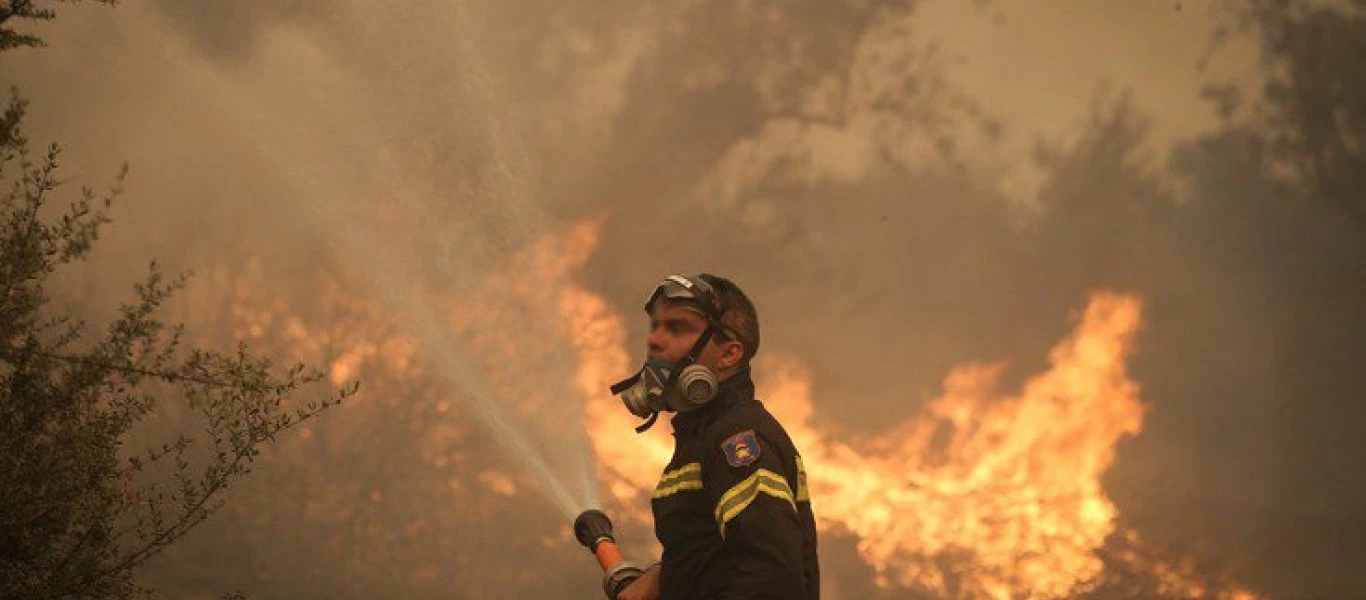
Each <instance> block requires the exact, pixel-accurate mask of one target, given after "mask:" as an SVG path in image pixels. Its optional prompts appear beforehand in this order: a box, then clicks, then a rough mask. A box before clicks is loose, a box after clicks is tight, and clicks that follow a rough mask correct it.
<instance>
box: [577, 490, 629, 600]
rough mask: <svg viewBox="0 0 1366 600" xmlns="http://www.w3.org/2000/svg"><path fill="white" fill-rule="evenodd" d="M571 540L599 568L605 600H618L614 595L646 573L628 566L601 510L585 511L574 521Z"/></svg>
mask: <svg viewBox="0 0 1366 600" xmlns="http://www.w3.org/2000/svg"><path fill="white" fill-rule="evenodd" d="M574 537H575V538H576V539H578V540H579V543H580V544H583V547H584V548H587V549H588V551H589V552H592V553H593V555H594V556H596V557H597V559H598V566H599V567H602V591H603V593H605V594H607V600H617V594H620V593H621V592H622V590H625V589H626V588H627V587H628V586H630V585H631V584H632V583H635V580H637V579H639V578H640V576H641V574H642V573H644V572H645V571H644V570H642V569H641V568H640V567H638V566H636V565H635V564H633V563H630V562H627V561H626V559H625V558H623V557H622V555H621V549H620V548H617V540H616V538H615V537H613V536H612V520H611V519H608V518H607V515H606V514H604V513H603V512H602V511H600V510H586V511H583V513H582V514H580V515H579V518H577V519H575V520H574Z"/></svg>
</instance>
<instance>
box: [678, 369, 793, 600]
mask: <svg viewBox="0 0 1366 600" xmlns="http://www.w3.org/2000/svg"><path fill="white" fill-rule="evenodd" d="M673 426H674V438H675V444H674V455H673V459H672V460H670V461H669V465H668V466H667V467H665V469H664V474H663V476H662V477H661V478H660V481H659V485H658V486H657V487H656V488H655V491H654V494H653V499H652V501H651V506H652V508H653V510H654V518H655V535H656V536H657V537H658V538H659V542H660V544H662V545H663V546H664V556H663V558H662V565H661V570H660V575H659V577H660V581H659V583H660V592H661V596H660V598H662V600H718V599H723V600H741V599H745V600H750V599H753V600H758V599H761V598H762V599H771V600H816V599H817V598H819V596H820V571H819V567H818V565H817V562H816V523H815V519H814V517H813V515H812V512H811V501H810V498H809V496H808V494H807V489H806V473H805V470H804V468H803V466H802V462H801V456H800V455H798V454H797V449H796V447H795V446H794V445H793V443H792V440H791V439H790V438H789V437H788V435H787V432H786V431H785V430H784V429H783V427H782V425H780V424H779V423H778V421H777V420H776V419H774V418H773V415H771V414H769V412H768V410H767V409H765V408H764V406H763V404H761V403H760V402H759V401H758V400H756V399H755V398H754V383H753V382H752V381H751V379H750V377H749V372H748V370H745V371H742V372H740V373H737V374H735V375H733V376H731V377H730V378H729V379H727V380H726V381H724V382H722V384H721V386H720V390H719V391H718V393H717V396H716V398H715V399H713V400H712V401H711V402H709V403H707V405H705V406H704V407H702V408H699V409H696V410H693V411H689V412H685V413H680V414H678V415H676V416H675V417H674V418H673Z"/></svg>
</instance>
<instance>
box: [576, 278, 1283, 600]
mask: <svg viewBox="0 0 1366 600" xmlns="http://www.w3.org/2000/svg"><path fill="white" fill-rule="evenodd" d="M559 304H560V310H561V313H562V314H563V316H564V318H565V322H566V330H567V331H568V333H569V336H570V339H571V340H572V342H573V344H574V346H575V350H576V351H577V352H578V356H579V359H580V366H579V370H578V377H577V382H576V383H577V384H578V387H579V389H580V392H581V393H582V394H583V396H584V398H586V401H585V411H586V418H587V421H588V424H589V425H588V426H589V430H590V434H591V437H592V441H593V445H594V450H595V451H596V453H597V456H598V459H599V462H600V463H601V465H602V468H601V471H602V476H603V477H604V480H603V482H604V484H605V485H606V487H607V489H608V490H609V491H610V492H611V494H612V495H613V497H614V498H616V499H617V500H618V501H620V502H622V503H623V504H624V505H628V506H635V507H638V508H639V509H640V510H642V511H643V510H646V509H647V506H648V502H647V500H646V499H647V498H648V495H647V493H648V490H649V489H651V488H652V487H653V486H654V485H655V483H656V481H657V479H658V477H659V473H660V470H661V469H662V468H663V466H664V464H666V463H667V462H668V459H669V456H670V455H671V451H672V443H671V442H672V440H671V439H670V437H669V435H668V433H667V432H665V431H661V430H663V429H666V428H665V427H656V428H655V429H654V430H652V431H651V432H650V434H648V435H645V436H635V435H631V434H629V432H630V431H631V429H630V428H631V427H632V426H633V425H634V424H635V421H634V419H633V418H632V417H631V416H630V415H629V414H628V413H626V412H625V411H624V410H623V409H622V408H621V407H620V405H619V403H618V402H617V401H616V399H615V398H611V397H609V396H608V394H606V393H605V390H606V389H607V387H608V386H609V385H610V384H611V383H612V382H613V381H615V380H617V379H619V378H620V377H621V376H623V375H624V374H627V373H629V372H630V371H631V369H632V367H633V365H632V364H631V360H630V357H629V355H628V353H627V352H626V350H625V346H626V339H625V329H624V327H623V325H622V316H621V315H618V314H615V313H614V312H613V311H612V310H611V309H610V308H609V307H608V305H607V303H606V302H605V301H604V300H603V299H602V298H600V297H598V296H596V295H594V294H593V293H591V292H589V291H587V290H584V289H582V288H579V287H577V286H574V285H566V286H565V287H564V289H563V290H562V291H561V293H560V302H559ZM1140 320H1141V302H1140V301H1139V300H1138V299H1137V298H1135V297H1132V296H1126V295H1121V294H1115V293H1109V292H1100V293H1096V294H1094V295H1093V296H1092V297H1091V298H1090V299H1089V302H1088V304H1087V306H1086V308H1085V310H1084V311H1083V313H1082V314H1081V315H1080V318H1079V320H1078V323H1077V325H1076V329H1075V330H1074V331H1073V332H1072V334H1071V335H1069V336H1068V337H1067V338H1066V339H1064V340H1062V341H1060V342H1059V343H1058V344H1057V345H1056V346H1055V347H1054V348H1053V349H1052V351H1051V354H1050V362H1051V366H1050V368H1049V369H1048V370H1047V371H1045V372H1043V373H1040V374H1037V375H1035V376H1033V377H1031V378H1029V379H1028V380H1027V381H1026V382H1025V383H1024V385H1023V386H1022V388H1021V389H1020V390H1019V391H1018V392H1015V393H1002V392H1001V391H999V390H998V385H997V383H998V379H999V376H1000V374H1001V372H1002V370H1003V368H1004V365H1003V364H1001V363H997V364H970V365H965V366H961V367H959V368H957V369H955V370H953V371H952V372H951V373H949V374H948V376H947V377H946V378H945V380H944V386H943V387H944V389H943V393H942V395H940V396H939V397H938V398H936V399H934V400H933V401H931V402H930V403H929V405H928V408H927V409H926V411H925V413H924V414H923V415H920V416H918V417H916V418H914V419H912V420H910V421H909V422H906V423H904V424H902V425H900V426H898V427H896V428H894V429H893V430H892V431H890V432H888V433H885V434H882V435H878V436H867V437H861V438H858V439H854V440H849V439H844V438H840V439H836V438H834V437H833V436H832V435H830V434H828V433H827V432H826V431H825V430H823V429H822V428H821V427H820V426H819V424H818V422H817V421H816V420H815V419H814V416H815V412H814V409H813V406H812V402H811V394H810V389H811V379H810V376H809V375H808V374H807V373H806V372H805V371H804V369H803V368H802V365H801V362H800V361H799V360H798V359H797V358H795V357H786V358H780V359H779V360H777V361H775V362H770V363H766V364H765V365H763V366H762V370H759V371H757V372H756V379H757V384H758V385H759V397H760V398H761V399H762V400H763V401H764V402H765V404H766V405H767V406H768V407H769V408H770V410H772V411H773V412H774V413H775V415H777V416H778V417H779V419H780V420H781V421H782V422H783V423H784V425H785V426H786V427H787V428H788V430H789V433H790V434H791V435H792V437H793V439H794V440H795V441H796V443H797V445H798V448H799V449H800V450H801V452H802V453H803V458H804V460H805V463H806V465H807V468H808V471H809V473H810V475H809V477H810V480H809V481H810V486H811V496H812V499H813V506H814V507H815V509H816V514H817V517H818V520H819V526H820V528H821V529H822V531H823V532H831V531H837V532H845V533H850V534H853V535H855V536H857V538H858V540H859V541H858V551H859V553H860V555H861V556H862V558H863V559H864V560H865V561H867V563H868V564H869V565H871V566H872V567H873V568H874V569H875V571H876V573H877V576H878V584H879V585H880V586H883V587H890V586H895V587H903V588H908V589H913V590H918V591H921V592H924V593H928V594H932V595H934V597H951V598H991V599H1014V598H1056V597H1064V596H1067V595H1069V594H1074V593H1079V592H1083V591H1085V589H1086V588H1087V586H1088V585H1090V584H1091V583H1092V582H1095V581H1097V580H1099V579H1100V577H1101V575H1102V572H1103V571H1104V569H1105V566H1106V565H1105V563H1104V562H1103V561H1102V559H1101V557H1100V556H1101V555H1100V551H1101V550H1102V548H1103V547H1104V546H1105V545H1106V542H1107V540H1108V539H1110V538H1111V536H1113V535H1121V536H1130V537H1132V539H1134V540H1136V534H1134V533H1133V532H1131V531H1123V530H1120V531H1118V532H1117V528H1118V526H1117V520H1116V509H1115V506H1114V504H1113V503H1112V502H1111V501H1110V500H1109V498H1107V497H1106V495H1105V492H1104V490H1103V489H1102V488H1101V485H1100V478H1101V476H1102V474H1104V473H1105V471H1106V470H1107V469H1108V468H1109V467H1110V465H1111V463H1112V462H1113V461H1114V458H1115V446H1116V444H1117V442H1119V441H1120V440H1121V439H1123V438H1125V437H1126V436H1132V435H1135V434H1137V433H1139V432H1140V431H1141V430H1142V427H1143V413H1144V406H1143V404H1142V402H1141V401H1140V399H1139V386H1138V385H1137V384H1135V383H1134V382H1133V381H1132V380H1131V379H1129V377H1128V375H1127V373H1126V370H1125V359H1126V358H1127V357H1128V355H1129V353H1130V351H1131V349H1132V347H1133V337H1134V334H1135V332H1136V330H1137V328H1138V326H1139V323H1140ZM1133 556H1134V557H1138V556H1141V554H1134V555H1133ZM1135 560H1136V559H1134V558H1132V557H1131V558H1130V560H1129V561H1128V562H1129V564H1134V561H1135ZM1143 568H1144V570H1145V571H1146V572H1150V573H1154V574H1156V575H1157V577H1158V578H1159V579H1160V580H1161V581H1162V582H1163V586H1164V589H1163V590H1161V591H1162V593H1167V594H1173V595H1179V596H1181V597H1188V598H1221V599H1228V600H1233V599H1237V600H1252V599H1254V598H1256V596H1255V595H1254V594H1251V593H1249V592H1246V591H1245V590H1242V589H1241V588H1236V587H1230V588H1228V589H1223V590H1214V589H1206V588H1204V587H1201V586H1200V585H1199V584H1196V583H1192V582H1194V581H1195V578H1193V577H1189V576H1183V575H1182V572H1181V570H1180V569H1179V568H1177V567H1173V566H1171V565H1169V564H1168V563H1165V562H1162V561H1158V560H1149V561H1148V563H1147V564H1145V565H1143Z"/></svg>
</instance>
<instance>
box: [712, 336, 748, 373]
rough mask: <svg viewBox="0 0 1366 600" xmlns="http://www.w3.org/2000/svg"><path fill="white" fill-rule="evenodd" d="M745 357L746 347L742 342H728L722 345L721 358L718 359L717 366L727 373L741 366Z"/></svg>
mask: <svg viewBox="0 0 1366 600" xmlns="http://www.w3.org/2000/svg"><path fill="white" fill-rule="evenodd" d="M744 356H745V347H744V346H743V345H742V344H740V342H735V341H727V342H723V343H722V344H721V356H720V357H718V358H717V359H716V366H717V367H718V368H720V369H721V370H723V371H725V370H728V369H732V368H734V367H735V366H736V365H739V364H740V359H741V358H744Z"/></svg>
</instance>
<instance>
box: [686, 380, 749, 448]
mask: <svg viewBox="0 0 1366 600" xmlns="http://www.w3.org/2000/svg"><path fill="white" fill-rule="evenodd" d="M753 399H754V381H753V380H752V379H751V378H750V372H749V367H745V368H743V369H741V370H740V371H738V372H736V373H735V374H734V375H731V376H730V377H729V378H727V379H726V380H725V381H722V382H721V384H720V385H719V386H717V390H716V397H715V398H713V399H712V401H711V402H708V403H707V404H706V406H703V407H701V408H698V409H696V410H690V411H688V412H684V413H678V414H676V415H674V416H673V420H672V421H671V422H672V423H673V428H674V435H685V436H686V435H692V434H694V433H696V432H697V431H698V430H699V429H701V427H702V425H703V424H705V423H706V422H708V421H710V420H711V419H713V418H715V417H716V416H717V415H720V414H721V413H724V412H726V410H728V409H730V407H732V406H735V405H736V404H739V403H741V402H748V401H750V400H753Z"/></svg>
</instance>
